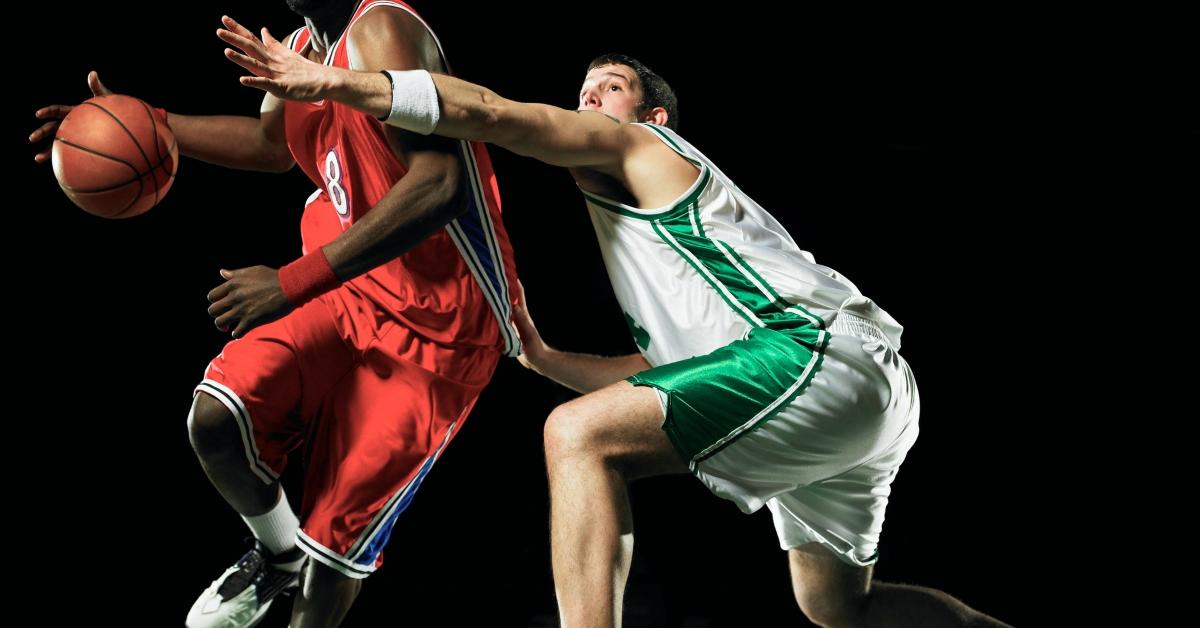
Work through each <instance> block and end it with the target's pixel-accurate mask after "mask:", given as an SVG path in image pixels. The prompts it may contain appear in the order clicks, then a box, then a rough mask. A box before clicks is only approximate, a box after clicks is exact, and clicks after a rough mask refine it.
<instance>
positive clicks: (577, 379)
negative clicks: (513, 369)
mask: <svg viewBox="0 0 1200 628" xmlns="http://www.w3.org/2000/svg"><path fill="white" fill-rule="evenodd" d="M520 292H521V298H520V303H519V304H518V305H517V306H516V307H515V308H514V309H513V323H514V324H515V325H516V328H517V333H519V334H520V336H521V345H522V346H523V347H524V352H523V353H522V354H521V355H520V356H519V357H518V358H517V359H518V360H520V362H521V364H523V365H525V367H526V368H529V369H532V370H534V371H537V372H538V373H540V374H542V375H545V376H546V377H549V378H550V379H552V380H554V381H556V382H558V383H560V384H562V385H563V386H566V387H567V388H570V389H572V390H576V391H579V392H581V393H589V392H592V391H593V390H600V389H601V388H604V387H605V386H609V385H612V384H615V383H617V382H619V381H621V380H623V379H625V378H626V377H629V376H630V375H633V374H634V373H640V372H642V371H644V370H646V369H648V368H650V364H649V363H648V362H646V359H645V358H643V357H642V356H641V354H638V353H635V354H632V355H622V356H617V357H603V356H598V355H588V354H585V353H571V352H569V351H559V350H558V349H553V348H551V347H550V346H549V345H547V344H546V342H545V341H544V340H542V336H541V334H539V333H538V330H537V327H535V326H534V324H533V319H532V318H530V316H529V312H528V311H527V310H526V309H525V288H524V286H521V287H520Z"/></svg>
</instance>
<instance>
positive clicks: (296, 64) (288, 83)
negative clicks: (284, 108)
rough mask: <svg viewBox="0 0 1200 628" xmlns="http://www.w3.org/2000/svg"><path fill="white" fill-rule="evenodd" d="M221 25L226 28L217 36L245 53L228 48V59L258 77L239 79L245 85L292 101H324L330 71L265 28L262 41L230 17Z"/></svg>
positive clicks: (219, 30)
mask: <svg viewBox="0 0 1200 628" xmlns="http://www.w3.org/2000/svg"><path fill="white" fill-rule="evenodd" d="M221 22H222V23H223V24H224V25H225V28H219V29H217V37H220V38H221V41H224V42H225V43H227V44H229V45H231V46H235V47H237V48H238V49H239V50H241V52H238V51H236V50H232V49H230V48H226V49H225V57H226V58H227V59H229V60H230V61H232V62H234V63H236V64H238V65H240V66H242V67H243V68H245V69H246V70H248V71H249V72H250V73H251V74H253V75H254V76H243V77H241V78H240V79H239V80H240V81H241V83H242V85H248V86H250V87H257V88H258V89H261V90H263V91H266V92H270V93H271V94H273V95H275V96H276V97H278V98H285V99H288V100H307V101H314V100H321V99H322V98H324V94H325V92H324V90H325V89H326V88H327V86H328V79H329V72H330V70H329V68H326V67H325V66H324V65H321V64H320V63H313V62H312V61H309V60H308V59H305V58H304V57H303V56H301V55H299V54H296V53H295V52H292V51H291V50H290V49H288V47H287V46H285V45H283V43H281V42H280V41H278V40H277V39H275V38H274V37H272V36H271V33H270V32H268V31H267V29H266V28H264V29H262V38H261V39H259V38H258V37H255V35H254V33H252V32H250V30H249V29H247V28H246V27H244V26H242V25H241V24H238V23H237V22H236V21H235V20H234V19H233V18H231V17H229V16H224V17H222V18H221Z"/></svg>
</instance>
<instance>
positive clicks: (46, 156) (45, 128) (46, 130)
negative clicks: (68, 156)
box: [29, 70, 113, 164]
mask: <svg viewBox="0 0 1200 628" xmlns="http://www.w3.org/2000/svg"><path fill="white" fill-rule="evenodd" d="M87 81H88V87H89V88H91V90H92V96H105V95H108V94H111V93H113V92H112V90H110V89H108V88H107V87H105V86H104V84H103V83H101V82H100V75H99V74H97V73H96V72H95V71H94V70H93V71H91V72H88V77H87ZM74 108H75V107H74V106H71V105H50V106H48V107H42V108H41V109H38V110H37V111H35V112H33V116H34V117H35V118H37V119H39V120H49V122H46V123H45V124H43V125H42V126H40V127H38V129H37V130H36V131H34V132H33V133H31V134H30V135H29V142H30V143H31V144H36V143H37V142H40V141H42V140H43V139H46V138H52V137H54V133H55V132H56V131H58V125H59V124H60V123H61V122H62V119H63V118H65V117H67V114H68V113H70V112H71V110H72V109H74ZM33 160H34V161H36V162H38V163H39V164H44V163H46V162H48V161H50V146H47V147H46V150H44V151H42V152H40V153H38V154H36V155H34V156H33Z"/></svg>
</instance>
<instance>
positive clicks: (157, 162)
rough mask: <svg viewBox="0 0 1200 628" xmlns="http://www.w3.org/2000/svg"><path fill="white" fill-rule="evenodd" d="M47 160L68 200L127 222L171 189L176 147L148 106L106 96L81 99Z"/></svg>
mask: <svg viewBox="0 0 1200 628" xmlns="http://www.w3.org/2000/svg"><path fill="white" fill-rule="evenodd" d="M51 158H52V160H53V164H54V176H55V177H56V178H57V179H58V184H59V186H61V187H62V189H63V192H66V194H67V197H68V198H70V199H71V201H72V202H74V203H75V204H76V205H78V206H79V207H81V208H83V210H84V211H87V212H89V213H91V214H95V215H97V216H101V217H103V218H131V217H133V216H137V215H138V214H141V213H143V212H145V211H146V210H148V209H150V208H151V207H154V206H155V205H157V204H158V203H159V201H161V200H162V198H163V196H165V195H166V193H167V191H168V190H170V189H171V184H172V183H173V182H174V181H175V171H176V169H178V167H179V148H178V146H177V145H176V143H175V135H174V134H173V133H171V128H170V127H168V126H167V122H166V120H163V119H162V118H161V117H159V115H158V114H157V113H156V112H155V111H154V109H152V108H151V107H150V106H149V105H147V104H146V103H145V102H142V101H141V100H139V99H137V98H133V97H132V96H121V95H116V94H110V95H106V96H97V97H95V98H91V99H89V100H86V101H84V102H83V103H81V104H80V105H79V106H77V107H75V108H74V109H72V110H71V112H70V113H68V114H67V117H65V118H63V121H62V124H60V125H59V127H58V132H57V133H55V135H54V147H53V149H52V151H51Z"/></svg>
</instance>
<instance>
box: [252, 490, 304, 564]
mask: <svg viewBox="0 0 1200 628" xmlns="http://www.w3.org/2000/svg"><path fill="white" fill-rule="evenodd" d="M242 520H243V521H245V522H246V525H248V526H250V531H251V532H253V533H254V538H256V539H258V540H259V541H262V544H263V545H265V546H266V547H267V551H268V552H271V553H272V554H274V555H276V556H278V555H280V554H284V553H287V552H290V551H292V550H293V549H296V530H299V529H300V520H299V519H297V518H296V515H295V514H294V513H292V507H291V505H289V504H288V499H287V495H286V494H285V493H284V492H283V488H282V487H280V489H279V501H277V502H275V505H274V506H273V507H272V508H271V509H270V510H268V511H267V512H265V513H263V514H261V515H257V516H254V517H247V516H246V515H242Z"/></svg>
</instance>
